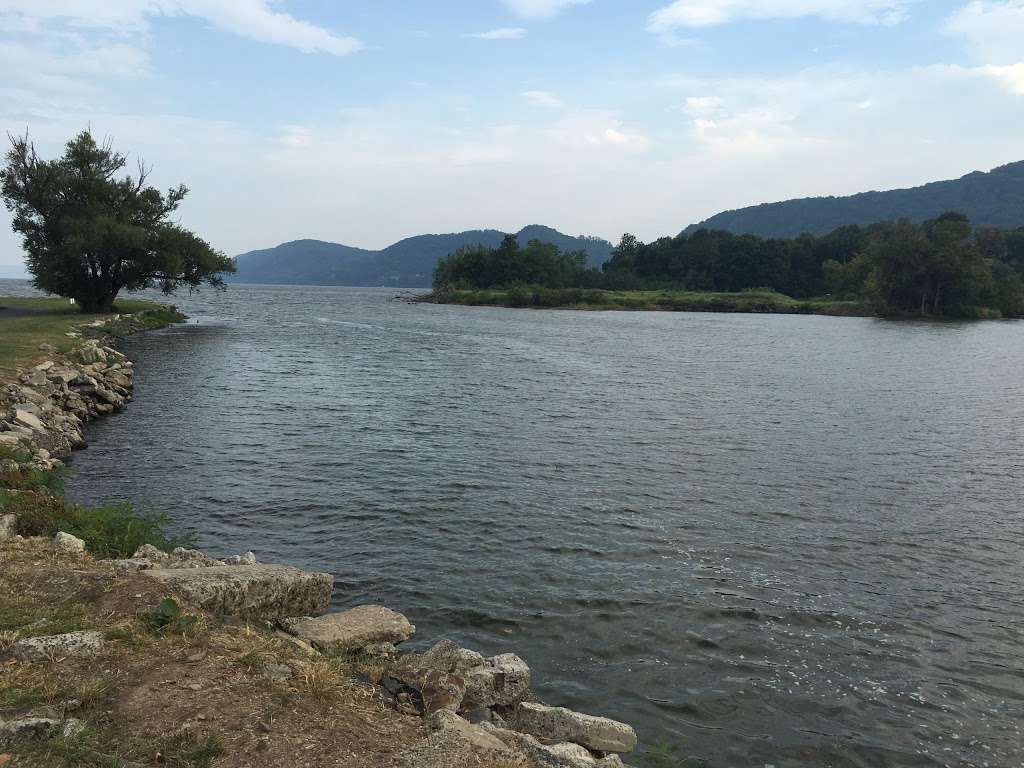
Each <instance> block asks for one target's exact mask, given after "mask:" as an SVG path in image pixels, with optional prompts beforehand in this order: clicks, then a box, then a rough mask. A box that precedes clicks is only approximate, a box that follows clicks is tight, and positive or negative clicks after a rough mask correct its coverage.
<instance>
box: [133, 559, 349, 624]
mask: <svg viewBox="0 0 1024 768" xmlns="http://www.w3.org/2000/svg"><path fill="white" fill-rule="evenodd" d="M146 573H147V574H149V575H150V576H151V577H152V578H154V579H157V580H158V581H160V582H162V583H164V584H166V585H167V586H169V587H171V588H172V589H174V590H175V591H177V592H178V593H179V594H180V595H181V596H182V597H184V598H185V599H186V600H188V601H189V602H190V603H192V604H193V605H197V606H199V607H200V608H203V609H205V610H208V611H210V612H211V613H215V614H218V615H221V616H237V617H240V618H261V619H282V618H284V617H286V616H295V615H302V614H315V613H322V612H323V611H326V610H327V608H328V607H329V606H330V604H331V592H332V591H333V589H334V577H333V576H331V575H330V574H327V573H310V572H307V571H300V570H299V569H298V568H292V567H291V566H287V565H253V566H249V567H247V568H239V567H238V566H233V565H218V566H212V567H206V568H203V567H200V568H156V569H154V570H150V571H146Z"/></svg>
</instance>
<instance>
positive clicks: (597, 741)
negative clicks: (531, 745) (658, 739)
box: [506, 702, 636, 752]
mask: <svg viewBox="0 0 1024 768" xmlns="http://www.w3.org/2000/svg"><path fill="white" fill-rule="evenodd" d="M506 719H507V720H508V722H509V725H510V726H511V727H512V728H515V729H516V730H517V731H521V732H523V733H528V734H530V735H532V736H536V737H537V738H538V739H543V740H546V741H555V742H564V741H571V742H573V743H574V744H580V745H582V746H584V747H587V748H588V749H592V750H596V751H598V752H632V751H633V749H634V748H635V747H636V731H634V730H633V729H632V728H631V727H630V726H628V725H626V724H625V723H620V722H617V721H615V720H610V719H608V718H607V717H593V716H592V715H584V714H580V713H579V712H573V711H572V710H571V709H565V708H564V707H547V706H544V705H543V704H534V703H532V702H522V703H520V704H519V706H517V707H516V708H515V710H514V711H513V712H512V713H511V714H510V715H509V717H508V718H506Z"/></svg>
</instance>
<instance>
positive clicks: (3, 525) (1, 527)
mask: <svg viewBox="0 0 1024 768" xmlns="http://www.w3.org/2000/svg"><path fill="white" fill-rule="evenodd" d="M17 533H18V518H17V517H15V516H14V515H0V541H9V540H11V539H13V538H14V537H15V535H17Z"/></svg>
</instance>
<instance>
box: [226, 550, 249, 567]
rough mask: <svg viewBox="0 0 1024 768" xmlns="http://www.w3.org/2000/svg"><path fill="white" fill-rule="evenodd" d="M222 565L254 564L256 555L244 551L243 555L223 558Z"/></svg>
mask: <svg viewBox="0 0 1024 768" xmlns="http://www.w3.org/2000/svg"><path fill="white" fill-rule="evenodd" d="M223 563H224V565H256V555H255V554H254V553H252V552H246V553H245V554H244V555H232V556H231V557H228V558H226V559H225V560H223Z"/></svg>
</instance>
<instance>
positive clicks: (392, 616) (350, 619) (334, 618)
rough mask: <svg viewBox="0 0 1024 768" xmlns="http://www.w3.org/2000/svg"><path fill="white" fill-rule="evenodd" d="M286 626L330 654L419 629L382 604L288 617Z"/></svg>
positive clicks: (389, 640)
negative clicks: (317, 615) (314, 616)
mask: <svg viewBox="0 0 1024 768" xmlns="http://www.w3.org/2000/svg"><path fill="white" fill-rule="evenodd" d="M255 567H259V566H255ZM239 570H243V571H247V570H249V569H248V568H246V569H239ZM305 613H314V612H313V611H306V612H305ZM282 628H283V629H284V630H285V631H286V632H290V633H291V634H293V635H296V636H297V637H300V638H302V639H303V640H305V641H306V642H307V643H309V644H310V645H312V646H313V647H315V648H317V649H318V650H320V651H322V652H323V653H328V654H339V653H347V652H349V651H355V650H359V649H361V648H365V647H366V646H368V645H373V644H374V643H401V642H404V641H406V640H408V639H409V638H410V637H412V636H413V633H414V632H415V631H416V627H414V626H413V625H412V624H410V623H409V620H408V619H407V618H405V616H403V615H402V614H400V613H396V612H395V611H392V610H391V609H389V608H385V607H384V606H382V605H360V606H357V607H356V608H352V609H351V610H348V611H342V612H341V613H330V614H327V615H326V616H319V617H317V618H309V617H303V618H294V619H286V620H285V621H283V622H282Z"/></svg>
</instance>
